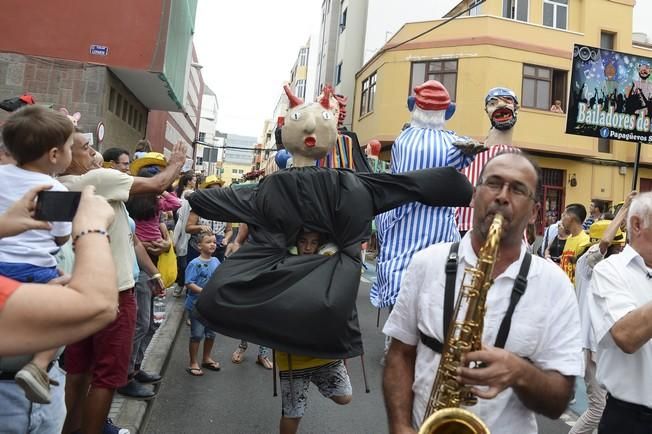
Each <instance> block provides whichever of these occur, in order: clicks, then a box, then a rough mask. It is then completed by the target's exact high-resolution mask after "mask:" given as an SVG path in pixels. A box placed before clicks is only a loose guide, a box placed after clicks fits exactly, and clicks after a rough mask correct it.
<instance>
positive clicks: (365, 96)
mask: <svg viewBox="0 0 652 434" xmlns="http://www.w3.org/2000/svg"><path fill="white" fill-rule="evenodd" d="M375 99H376V73H375V72H374V73H373V74H371V75H370V76H369V77H368V78H367V79H366V80H365V81H363V82H362V98H361V99H360V101H361V102H362V104H360V116H362V115H366V114H367V113H371V112H372V111H374V100H375Z"/></svg>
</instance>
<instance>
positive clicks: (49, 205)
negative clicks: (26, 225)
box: [34, 191, 81, 222]
mask: <svg viewBox="0 0 652 434" xmlns="http://www.w3.org/2000/svg"><path fill="white" fill-rule="evenodd" d="M80 199H81V192H79V191H42V192H40V193H39V194H38V197H37V199H36V210H35V212H34V218H35V219H36V220H43V221H46V222H71V221H72V219H73V218H74V217H75V214H77V207H78V206H79V200H80Z"/></svg>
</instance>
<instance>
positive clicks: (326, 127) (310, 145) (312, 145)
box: [281, 84, 337, 167]
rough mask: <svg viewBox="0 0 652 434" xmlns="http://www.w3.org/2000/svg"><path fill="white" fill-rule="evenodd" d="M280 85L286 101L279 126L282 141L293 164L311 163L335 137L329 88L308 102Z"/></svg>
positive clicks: (332, 143)
mask: <svg viewBox="0 0 652 434" xmlns="http://www.w3.org/2000/svg"><path fill="white" fill-rule="evenodd" d="M283 88H284V89H285V93H286V95H287V97H288V100H289V101H290V108H289V109H288V112H287V114H286V115H285V124H284V125H283V128H282V129H281V138H282V140H283V145H284V146H285V149H287V150H288V152H290V154H292V161H293V166H294V167H305V166H314V165H315V161H316V160H319V159H321V158H324V157H325V156H326V154H327V153H328V151H330V149H331V148H332V147H333V146H334V145H335V141H336V140H337V113H335V112H334V111H333V109H332V107H331V101H330V96H331V93H330V88H328V87H327V88H325V89H324V94H323V95H322V97H321V98H320V99H319V101H318V102H315V103H311V104H306V103H304V102H303V100H302V99H301V98H299V97H297V96H296V95H294V93H292V90H291V89H290V87H289V86H288V85H287V84H286V85H285V86H284V87H283Z"/></svg>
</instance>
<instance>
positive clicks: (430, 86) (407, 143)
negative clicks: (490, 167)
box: [371, 80, 484, 308]
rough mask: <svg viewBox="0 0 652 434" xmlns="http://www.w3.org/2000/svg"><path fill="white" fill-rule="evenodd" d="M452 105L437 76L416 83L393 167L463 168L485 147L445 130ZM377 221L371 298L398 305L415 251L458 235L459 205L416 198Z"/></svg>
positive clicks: (406, 169) (456, 238)
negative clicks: (377, 250)
mask: <svg viewBox="0 0 652 434" xmlns="http://www.w3.org/2000/svg"><path fill="white" fill-rule="evenodd" d="M450 105H451V99H450V95H449V94H448V91H447V90H446V88H445V87H444V85H442V84H441V83H440V82H438V81H436V80H429V81H426V82H425V83H423V84H422V85H420V86H417V87H415V88H414V96H411V97H410V98H408V106H409V108H410V110H411V112H412V119H411V122H410V124H409V125H408V126H407V127H406V128H405V129H404V130H403V131H402V132H401V134H400V135H399V136H398V137H397V138H396V141H395V142H394V145H393V146H392V156H391V171H392V173H405V172H409V171H412V170H418V169H427V168H433V167H447V166H451V167H455V168H456V169H457V170H462V169H463V168H465V167H466V166H468V165H469V164H471V162H472V161H473V158H474V156H475V154H477V153H478V152H480V151H481V150H483V149H484V148H483V146H482V145H480V144H478V143H477V142H474V141H472V140H469V139H462V138H460V137H458V136H457V135H456V134H455V133H453V132H452V131H447V130H444V123H445V122H446V120H447V119H448V118H450V116H451V115H452V113H451V110H450ZM447 112H448V113H447ZM417 222H418V223H417ZM376 225H377V228H378V239H379V242H380V254H379V256H378V258H377V260H378V263H377V266H376V271H377V273H378V279H377V281H376V282H375V283H374V285H373V287H372V289H371V302H372V303H373V304H374V305H375V306H376V307H379V308H383V307H390V306H393V305H394V302H395V301H396V297H397V296H398V291H399V285H400V283H401V278H402V277H403V272H404V271H405V269H406V268H407V265H408V264H409V263H410V259H411V258H412V255H413V254H414V253H415V252H417V251H418V250H421V249H424V248H426V247H428V246H429V245H431V244H435V243H441V242H451V241H459V239H460V237H459V233H458V232H457V228H456V226H455V208H451V207H433V206H428V205H425V204H423V203H418V202H412V203H409V204H406V205H402V206H400V207H398V208H395V209H393V210H391V211H388V212H386V213H383V214H381V215H379V216H377V217H376Z"/></svg>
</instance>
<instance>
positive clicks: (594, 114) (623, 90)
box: [566, 45, 652, 143]
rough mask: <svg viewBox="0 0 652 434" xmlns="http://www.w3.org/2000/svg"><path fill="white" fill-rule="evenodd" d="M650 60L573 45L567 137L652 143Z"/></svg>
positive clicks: (651, 78)
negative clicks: (572, 135)
mask: <svg viewBox="0 0 652 434" xmlns="http://www.w3.org/2000/svg"><path fill="white" fill-rule="evenodd" d="M650 72H652V59H649V58H646V57H640V56H635V55H632V54H626V53H619V52H617V51H611V50H605V49H601V48H594V47H588V46H584V45H575V48H574V49H573V71H572V74H571V86H570V102H569V104H568V110H567V112H568V114H567V118H566V133H568V134H577V135H581V136H590V137H600V138H603V139H611V140H625V141H629V142H643V143H652V125H651V121H650V116H651V115H652V77H650Z"/></svg>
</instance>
